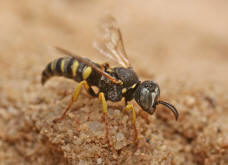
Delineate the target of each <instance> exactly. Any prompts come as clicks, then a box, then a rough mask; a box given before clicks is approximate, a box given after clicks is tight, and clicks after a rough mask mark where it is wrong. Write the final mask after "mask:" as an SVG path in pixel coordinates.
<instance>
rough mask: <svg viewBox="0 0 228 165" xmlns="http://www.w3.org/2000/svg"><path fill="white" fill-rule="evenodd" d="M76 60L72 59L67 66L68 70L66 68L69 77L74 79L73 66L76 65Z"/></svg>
mask: <svg viewBox="0 0 228 165" xmlns="http://www.w3.org/2000/svg"><path fill="white" fill-rule="evenodd" d="M74 61H75V59H73V58H71V59H70V62H69V63H68V65H67V68H66V72H67V75H68V76H69V77H70V78H71V77H73V75H72V74H73V73H72V65H73V63H74Z"/></svg>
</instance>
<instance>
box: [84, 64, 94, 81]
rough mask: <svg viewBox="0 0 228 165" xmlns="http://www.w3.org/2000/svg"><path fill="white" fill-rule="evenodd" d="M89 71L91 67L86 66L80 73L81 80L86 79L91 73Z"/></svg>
mask: <svg viewBox="0 0 228 165" xmlns="http://www.w3.org/2000/svg"><path fill="white" fill-rule="evenodd" d="M91 72H92V68H91V67H90V66H88V67H86V69H84V70H83V73H82V78H83V80H86V79H87V78H88V77H89V75H90V74H91Z"/></svg>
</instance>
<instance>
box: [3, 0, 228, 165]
mask: <svg viewBox="0 0 228 165" xmlns="http://www.w3.org/2000/svg"><path fill="white" fill-rule="evenodd" d="M106 13H109V14H111V15H113V16H114V17H115V18H116V20H117V21H118V24H119V27H120V29H121V32H122V36H123V41H124V45H125V48H126V51H127V54H128V57H129V59H130V61H131V63H132V66H133V67H134V70H135V71H136V72H137V73H138V75H139V77H140V79H150V80H155V81H157V82H158V83H159V84H160V87H161V93H162V98H164V100H166V101H168V102H170V103H172V104H173V105H175V107H176V108H177V109H178V110H179V112H180V118H179V120H178V121H177V122H176V121H175V120H173V116H172V115H169V113H167V110H166V108H164V107H162V106H160V107H158V110H157V113H156V115H153V116H149V117H148V118H149V119H150V121H151V122H146V121H147V120H145V119H144V117H142V116H143V115H140V114H141V113H140V110H139V108H137V111H138V113H137V115H138V116H137V124H138V126H137V127H138V128H140V129H138V130H139V135H140V136H141V137H140V138H141V140H142V141H140V145H141V148H140V149H141V150H140V149H139V150H138V151H137V154H138V156H139V157H137V156H135V155H134V154H135V150H134V151H133V150H132V148H131V146H130V145H129V146H130V147H129V146H127V147H126V148H125V147H124V148H123V149H122V150H123V151H121V154H119V153H120V152H119V151H120V150H118V152H117V151H116V152H115V153H114V154H117V153H118V154H119V155H118V156H116V157H115V158H114V157H113V155H114V154H113V153H112V151H111V150H109V149H107V148H105V147H104V146H103V143H102V142H101V141H100V140H101V139H98V140H97V141H96V142H97V145H96V144H95V143H94V141H93V139H92V140H91V139H90V140H91V143H87V141H86V140H87V135H88V132H89V133H91V131H88V132H86V131H85V129H84V126H85V125H86V123H87V119H88V120H89V117H90V116H89V114H91V113H92V114H95V115H91V118H92V119H91V120H94V121H96V122H99V121H102V120H100V118H101V117H102V116H101V115H100V114H101V112H100V111H99V109H100V104H98V100H95V99H94V100H93V101H92V99H90V98H89V97H87V96H85V95H84V96H83V97H80V99H79V102H78V103H77V106H78V105H82V106H83V107H82V109H83V111H80V112H76V111H72V114H71V117H69V118H67V120H65V121H64V122H65V123H63V124H62V125H61V126H63V128H62V127H61V128H60V127H57V126H56V125H54V124H53V122H52V121H51V120H52V119H54V118H56V117H57V116H59V114H60V110H62V109H63V107H64V106H65V105H66V104H67V103H68V98H70V97H71V96H70V94H71V92H72V90H73V88H74V87H75V83H74V82H72V83H68V82H66V81H67V80H66V79H64V80H61V79H58V80H57V79H56V81H54V80H51V82H50V83H48V84H47V86H45V87H42V86H41V84H40V78H41V72H42V70H43V69H44V67H45V66H46V64H47V63H48V62H50V61H51V60H54V59H56V58H58V57H60V56H64V55H62V54H60V53H58V52H56V51H55V49H54V48H53V47H54V46H59V47H63V48H65V49H69V50H71V51H73V52H75V53H76V54H78V55H80V56H85V57H87V58H90V59H94V61H96V62H99V60H101V61H102V60H103V61H105V59H101V58H99V56H98V53H97V51H96V50H95V49H94V48H93V47H92V42H93V41H94V38H95V34H96V31H97V26H98V22H99V20H100V18H101V17H103V16H104V15H105V14H106ZM227 18H228V1H226V0H218V1H215V0H214V1H213V0H210V1H209V0H204V1H203V0H198V1H197V0H192V1H183V0H172V1H161V0H150V1H149V0H138V1H136V0H124V1H123V0H115V1H110V0H64V1H63V0H49V1H47V0H20V1H16V0H7V1H6V0H5V1H4V0H1V1H0V71H1V77H0V165H1V163H2V162H3V164H4V165H5V164H18V163H19V162H22V163H21V164H26V163H27V164H31V163H35V164H57V163H56V162H61V161H58V160H62V159H64V160H63V163H62V164H65V160H69V161H72V162H73V161H75V162H76V163H75V162H73V163H72V164H77V163H78V161H79V160H74V159H76V158H77V156H79V157H80V156H82V158H84V160H90V159H91V155H89V154H87V149H88V148H92V149H94V148H95V147H100V148H98V149H97V148H95V149H94V151H95V154H94V155H96V154H98V156H99V158H102V159H103V160H107V161H109V160H114V159H115V161H120V162H121V161H122V162H123V161H125V159H126V158H128V160H133V161H134V160H136V159H137V158H138V162H139V163H138V164H141V160H142V159H143V160H144V162H146V161H148V162H150V163H152V164H153V162H152V160H154V164H155V163H157V162H158V161H162V162H164V163H163V164H184V165H186V164H189V165H193V164H206V165H210V163H211V164H213V162H214V164H222V163H223V164H224V165H225V164H227V162H228V153H227V152H225V151H227V148H228V134H227V133H228V127H227V126H228V123H227V122H228V120H227V115H228V114H226V113H227V112H228V111H227V109H228V101H227V100H228V97H227V94H226V93H227V92H228V86H227V84H228V75H227V72H228V30H227V29H228V19H227ZM88 102H89V104H88ZM75 109H77V108H75ZM94 109H96V110H97V111H94ZM110 109H111V108H110ZM84 110H85V111H84ZM75 114H76V115H75ZM78 114H81V116H80V115H78ZM113 114H114V113H112V115H110V118H111V117H112V120H110V122H112V124H110V125H112V126H113V128H112V129H110V130H112V131H114V132H113V136H112V138H115V135H117V133H118V131H120V130H121V131H123V134H124V135H125V136H126V137H130V135H131V131H129V129H128V128H129V126H131V125H129V124H126V125H123V124H122V125H121V127H119V122H123V121H122V119H123V116H125V117H127V115H125V114H123V113H119V115H116V116H117V118H119V119H120V120H117V119H116V118H115V120H113ZM77 115H78V116H77ZM122 115H123V116H122ZM75 116H76V117H78V118H77V119H78V120H79V121H80V122H81V125H82V126H83V129H81V130H79V131H81V132H80V133H78V132H79V131H78V130H77V129H75V128H78V127H80V124H78V123H76V122H75ZM88 116H89V117H88ZM125 117H124V118H125ZM67 122H68V124H66V123H67ZM125 123H127V122H125ZM100 125H102V126H103V123H101V124H100ZM114 126H115V128H114ZM116 128H118V130H117V129H116ZM79 129H80V128H79ZM47 130H49V131H47ZM65 130H67V131H69V132H70V131H71V133H72V134H73V133H76V135H75V136H77V138H78V137H80V136H82V135H83V134H84V135H86V136H84V137H86V138H85V139H83V138H82V140H81V142H80V143H83V144H86V145H81V146H80V145H75V143H74V142H75V139H74V137H75V136H70V135H72V134H70V135H69V136H65V135H66V134H64V132H67V131H65ZM115 131H116V132H115ZM56 137H57V138H56ZM58 138H59V139H60V142H59V143H58V141H57V140H59V139H58ZM61 138H62V139H61ZM92 138H93V137H92ZM145 138H147V140H145ZM150 138H151V139H152V140H151V141H149V140H148V139H150ZM43 139H45V140H43ZM56 139H57V140H56ZM63 139H64V140H63ZM66 139H67V140H66ZM78 139H80V138H78ZM126 139H127V140H128V141H130V140H131V139H128V138H126ZM65 140H66V141H67V142H69V143H62V142H63V141H65ZM76 140H77V139H76ZM143 140H144V141H143ZM101 143H102V144H101ZM50 144H51V145H50ZM52 144H55V145H54V146H53V145H52ZM127 144H130V143H129V142H127V143H126V145H127ZM65 145H66V146H65ZM82 147H84V149H83V148H82ZM58 151H61V152H60V153H58ZM76 151H77V152H76ZM81 151H84V152H86V153H83V152H81ZM98 151H99V152H98ZM125 151H126V152H125ZM122 153H123V154H122ZM124 153H125V154H124ZM63 155H64V157H63ZM75 155H77V156H75ZM83 155H86V156H84V157H83ZM107 155H108V156H107ZM129 155H130V157H129ZM140 156H142V157H140ZM57 158H58V159H57ZM97 158H98V157H97ZM141 158H142V159H141ZM2 160H3V161H2ZM97 160H98V159H96V157H94V158H93V159H92V161H93V163H92V164H94V162H97ZM99 160H100V159H99ZM23 161H24V162H26V163H23ZM7 162H8V163H7ZM167 162H169V163H167ZM175 162H176V163H175ZM215 162H216V163H215ZM59 164H61V163H59ZM81 164H83V163H81ZM84 164H85V163H84ZM106 164H108V163H106ZM116 164H118V163H116ZM126 164H127V163H126ZM128 164H131V163H128ZM134 164H137V163H134ZM145 164H146V163H145Z"/></svg>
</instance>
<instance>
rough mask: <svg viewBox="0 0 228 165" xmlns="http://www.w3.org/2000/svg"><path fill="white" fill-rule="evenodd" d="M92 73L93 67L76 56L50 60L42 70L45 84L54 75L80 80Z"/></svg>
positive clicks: (42, 80) (85, 78)
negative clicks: (75, 57) (78, 59)
mask: <svg viewBox="0 0 228 165" xmlns="http://www.w3.org/2000/svg"><path fill="white" fill-rule="evenodd" d="M91 73H92V68H91V67H90V66H87V65H86V64H84V63H81V62H79V61H77V60H76V59H74V58H70V57H65V58H59V59H56V60H54V61H52V62H50V63H49V64H48V65H47V66H46V68H45V69H44V71H43V72H42V79H41V82H42V84H44V83H45V82H46V81H47V80H48V79H49V78H51V77H53V76H63V77H66V78H71V79H74V80H76V81H78V82H80V81H82V80H87V79H88V78H89V76H90V75H91Z"/></svg>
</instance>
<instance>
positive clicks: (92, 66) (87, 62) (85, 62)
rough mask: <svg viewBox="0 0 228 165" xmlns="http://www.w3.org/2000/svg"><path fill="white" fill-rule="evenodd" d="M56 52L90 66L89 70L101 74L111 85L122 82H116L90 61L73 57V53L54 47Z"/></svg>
mask: <svg viewBox="0 0 228 165" xmlns="http://www.w3.org/2000/svg"><path fill="white" fill-rule="evenodd" d="M55 48H56V50H58V51H59V52H61V53H63V54H65V55H68V56H71V57H73V58H75V59H76V60H78V61H79V62H82V63H84V64H86V65H88V66H90V67H91V68H93V69H94V70H96V71H97V72H99V73H101V74H102V75H103V76H104V77H106V78H107V79H109V80H110V81H112V82H113V83H115V84H120V85H121V84H123V82H122V81H121V80H116V78H115V77H112V76H111V75H109V74H108V73H106V72H105V71H104V70H102V69H101V68H99V67H97V66H96V65H95V64H93V63H92V62H91V61H89V60H86V59H84V58H82V57H80V56H77V55H75V54H74V53H72V52H70V51H68V50H66V49H63V48H60V47H55Z"/></svg>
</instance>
